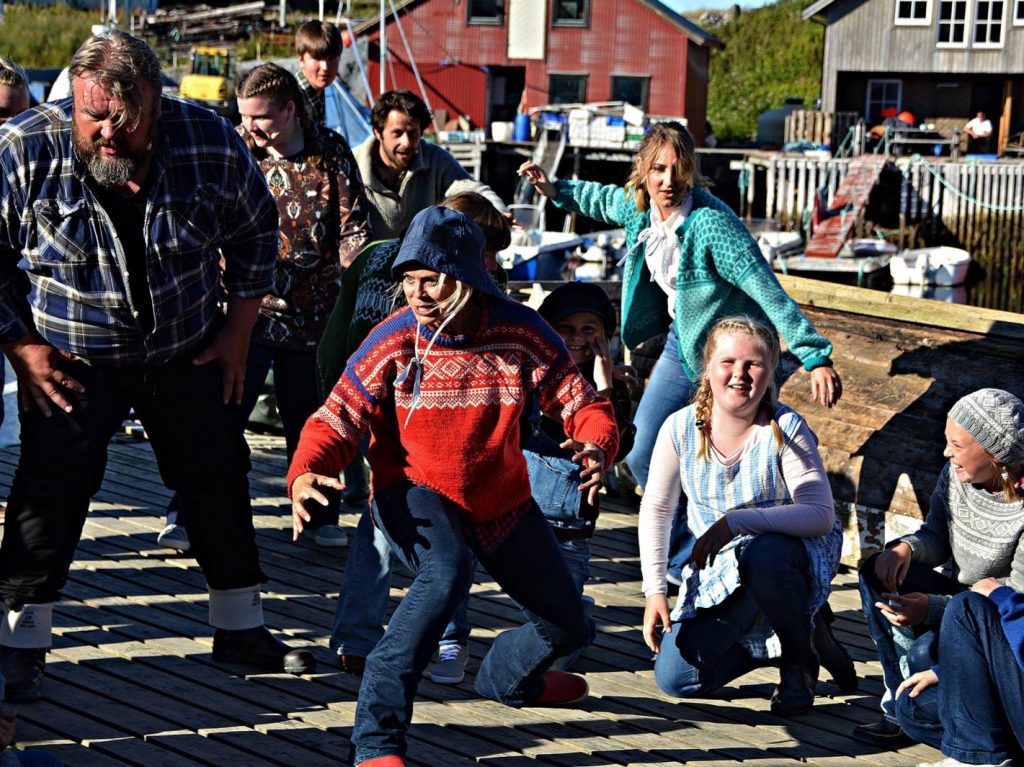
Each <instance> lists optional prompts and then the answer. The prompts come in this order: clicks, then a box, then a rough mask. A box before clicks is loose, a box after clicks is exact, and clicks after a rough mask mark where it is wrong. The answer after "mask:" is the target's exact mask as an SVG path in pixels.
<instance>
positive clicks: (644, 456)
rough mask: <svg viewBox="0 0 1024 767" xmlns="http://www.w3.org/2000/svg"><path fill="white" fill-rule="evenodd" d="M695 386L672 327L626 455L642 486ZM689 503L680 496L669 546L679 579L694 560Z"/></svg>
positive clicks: (671, 571) (672, 569)
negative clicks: (668, 425)
mask: <svg viewBox="0 0 1024 767" xmlns="http://www.w3.org/2000/svg"><path fill="white" fill-rule="evenodd" d="M695 390H696V388H695V386H694V383H693V381H691V380H690V379H689V377H688V376H687V375H686V371H684V370H683V363H682V362H681V361H680V359H679V341H678V340H676V333H675V330H674V329H669V331H668V338H666V339H665V348H664V350H662V352H661V356H660V357H659V358H658V361H657V362H656V363H655V364H654V370H653V371H651V378H650V380H649V381H648V382H647V386H646V388H644V393H643V396H642V397H641V398H640V404H639V405H637V408H636V415H635V416H634V417H633V424H634V425H635V426H636V436H635V437H634V438H633V449H632V450H630V451H629V455H627V456H626V464H627V465H628V466H629V470H630V471H631V472H632V473H633V476H634V477H635V478H636V481H637V483H638V484H639V485H640V487H646V486H647V475H648V473H649V472H650V469H651V455H652V454H653V453H654V443H655V441H657V439H658V432H659V431H660V430H661V427H662V425H663V424H664V423H665V421H667V420H668V417H669V416H670V415H672V414H673V413H674V412H676V411H677V410H679V409H681V408H684V407H686V405H688V404H689V402H690V399H691V398H692V397H693V394H694V392H695ZM685 503H686V501H685V498H683V499H681V500H680V507H679V510H678V511H677V512H676V516H675V520H674V521H673V523H672V536H671V538H670V540H669V547H668V572H669V574H670V575H673V576H675V578H676V579H677V580H678V579H679V576H680V573H681V572H682V569H683V565H685V564H686V563H687V562H688V561H689V560H690V553H691V552H692V551H693V544H694V543H695V542H696V539H695V538H694V537H693V535H692V534H691V533H690V529H689V528H688V527H687V526H686V506H685Z"/></svg>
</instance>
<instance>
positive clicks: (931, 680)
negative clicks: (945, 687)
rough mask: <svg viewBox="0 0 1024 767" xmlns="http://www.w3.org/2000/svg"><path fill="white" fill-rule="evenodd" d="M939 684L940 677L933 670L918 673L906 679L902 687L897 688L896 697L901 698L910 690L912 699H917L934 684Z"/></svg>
mask: <svg viewBox="0 0 1024 767" xmlns="http://www.w3.org/2000/svg"><path fill="white" fill-rule="evenodd" d="M938 683H939V677H938V675H937V674H936V673H935V672H934V671H932V670H931V669H926V670H925V671H918V672H917V673H916V674H911V675H910V676H909V677H907V678H906V679H904V680H903V682H902V683H901V684H900V686H899V687H897V688H896V697H897V698H898V697H900V695H901V694H902V693H903V691H904V690H910V697H911V698H916V697H917V696H918V695H920V694H921V693H922V692H924V691H925V690H926V689H928V688H929V687H931V686H932V685H933V684H938Z"/></svg>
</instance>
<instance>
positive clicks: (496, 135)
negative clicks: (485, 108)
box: [491, 122, 513, 142]
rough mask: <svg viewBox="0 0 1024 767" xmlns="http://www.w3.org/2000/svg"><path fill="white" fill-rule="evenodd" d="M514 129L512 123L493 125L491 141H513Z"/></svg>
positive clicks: (495, 123) (494, 123)
mask: <svg viewBox="0 0 1024 767" xmlns="http://www.w3.org/2000/svg"><path fill="white" fill-rule="evenodd" d="M512 128H513V124H512V123H510V122H493V123H491V140H492V141H498V142H503V141H510V140H511V139H512Z"/></svg>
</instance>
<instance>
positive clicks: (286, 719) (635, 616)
mask: <svg viewBox="0 0 1024 767" xmlns="http://www.w3.org/2000/svg"><path fill="white" fill-rule="evenodd" d="M250 444H251V445H252V447H253V464H254V468H253V472H252V474H251V483H252V495H253V497H254V498H256V499H257V500H256V502H255V504H254V505H255V516H254V519H255V523H256V526H257V537H258V542H259V545H260V548H261V554H262V557H263V564H264V569H265V570H266V572H267V575H268V577H269V579H270V580H269V582H268V584H267V591H266V592H265V594H266V601H265V604H264V609H265V612H266V617H267V623H268V625H270V626H271V628H273V629H274V630H275V631H277V632H280V633H281V634H282V635H284V637H285V638H286V639H287V640H288V641H289V642H292V643H293V644H296V645H307V646H309V647H311V648H312V649H313V651H314V653H315V655H316V656H317V660H318V662H319V663H320V670H319V672H318V673H317V674H314V675H311V676H309V677H305V678H295V677H290V676H286V675H268V674H263V675H258V674H257V675H248V674H246V673H245V671H244V669H237V668H227V667H221V666H218V665H215V664H213V663H212V661H211V659H210V649H211V636H210V635H211V631H210V629H209V627H208V626H207V624H206V594H205V586H204V582H203V579H202V576H201V574H200V572H199V571H198V569H197V568H196V567H195V563H194V561H193V560H192V559H191V558H189V557H187V556H177V555H173V554H171V553H170V552H167V551H165V550H162V549H159V548H157V546H156V544H155V538H156V533H157V532H158V531H159V530H160V528H161V527H162V525H163V519H162V509H163V505H164V504H165V503H166V501H167V499H168V498H169V493H168V492H167V490H166V488H164V487H163V486H162V485H161V484H160V481H159V475H158V473H157V471H156V464H155V461H154V459H153V456H152V453H151V451H150V450H149V445H148V443H146V442H145V441H139V440H135V439H131V438H128V437H119V438H116V439H115V442H114V443H113V444H112V445H111V449H110V462H109V466H108V470H107V476H106V480H105V482H104V485H103V488H102V490H101V492H100V493H99V495H98V496H97V498H96V499H95V501H94V503H93V508H92V511H91V513H90V517H89V520H88V522H87V523H86V528H85V534H84V537H83V539H82V543H81V545H80V547H79V550H78V555H77V558H76V562H75V565H74V567H73V568H72V571H71V574H70V578H69V581H68V585H67V587H66V589H65V590H64V594H65V597H64V600H63V601H62V602H61V603H60V605H59V606H58V607H57V609H56V611H55V640H54V649H53V651H52V652H51V654H50V657H49V661H48V666H47V680H46V687H45V697H44V699H43V701H41V702H39V703H35V704H29V705H24V706H21V707H20V718H19V734H20V738H21V745H22V746H29V747H31V746H36V745H39V746H46V747H47V748H49V749H51V750H53V751H54V752H55V753H57V754H58V755H60V756H61V757H62V758H63V759H64V760H65V762H66V763H67V764H68V765H75V766H76V767H92V766H93V765H95V766H96V767H99V766H100V765H103V766H104V767H107V766H109V767H135V766H138V767H143V766H144V765H145V767H152V765H167V766H168V767H179V766H181V767H185V765H209V766H210V767H214V766H216V767H234V766H235V765H238V766H239V767H242V766H243V765H244V766H245V767H250V766H253V767H271V766H274V767H276V766H278V765H280V766H282V767H283V766H284V765H289V766H292V765H304V766H305V765H310V766H311V767H319V766H320V765H338V764H345V763H347V761H346V760H347V758H348V749H349V745H348V736H349V734H350V732H351V726H352V722H353V717H354V712H355V701H356V695H357V692H358V679H356V678H355V677H352V676H349V675H347V674H342V673H340V672H336V671H335V668H336V666H335V665H334V658H333V656H332V654H331V652H330V651H329V650H328V649H327V637H328V634H329V632H330V626H331V623H332V620H333V614H334V606H335V600H336V597H337V591H338V586H339V583H340V580H341V573H342V570H343V567H344V562H345V551H344V550H340V551H339V550H325V549H319V548H317V547H316V546H314V545H312V544H309V543H307V542H305V541H300V542H299V543H298V544H293V543H292V542H291V541H290V521H289V519H288V517H287V516H286V515H285V511H286V508H285V500H284V498H283V481H282V479H281V477H282V476H283V472H284V458H283V455H284V447H283V441H282V440H280V439H278V438H274V437H266V436H257V435H250ZM15 462H16V448H13V449H7V450H4V451H0V486H3V485H4V484H8V483H9V481H10V475H11V473H12V471H13V467H14V464H15ZM604 505H605V511H604V512H603V514H602V517H601V521H600V523H599V530H598V534H597V536H596V537H595V539H594V543H593V558H592V562H591V566H592V570H593V578H592V581H591V583H590V584H589V585H588V588H587V591H588V593H589V594H590V595H592V596H593V597H594V598H595V601H596V609H595V613H594V617H595V620H596V622H597V626H598V635H597V639H596V640H595V643H594V645H593V646H592V647H591V648H590V649H588V651H587V653H586V655H585V656H584V658H583V659H582V660H581V662H580V666H579V668H580V670H581V671H584V672H586V673H587V676H588V679H589V681H590V684H591V692H592V694H591V697H590V698H588V699H587V700H586V701H584V702H583V703H582V704H581V705H579V706H578V707H575V708H566V709H539V708H525V709H519V710H516V709H509V708H506V707H504V706H501V705H499V704H497V703H494V702H491V701H486V700H481V699H480V698H479V697H478V696H477V695H476V693H475V692H474V691H473V686H472V679H473V674H474V673H475V671H476V668H477V667H478V665H479V662H480V659H481V657H482V656H483V654H484V653H485V652H486V650H487V648H488V647H489V645H490V643H491V641H492V640H493V638H494V636H496V634H497V633H498V632H500V631H501V630H504V629H505V628H508V627H510V626H514V625H517V624H518V623H519V620H520V617H519V614H518V611H517V609H516V607H515V606H514V605H513V604H512V602H511V601H510V600H509V599H508V598H507V597H505V596H504V595H503V594H501V593H500V592H499V591H498V590H497V589H496V587H495V584H494V583H493V582H492V581H491V580H490V578H489V577H488V575H487V574H486V573H485V572H482V571H481V572H478V573H477V576H476V581H475V583H474V587H473V599H472V600H471V603H470V608H471V613H470V617H471V622H472V624H473V626H474V630H473V640H472V644H471V660H470V666H469V674H468V676H467V679H466V680H465V681H464V682H463V683H462V684H460V685H457V686H454V687H448V686H442V685H437V684H433V683H431V682H429V681H427V680H425V681H424V683H423V684H422V685H421V687H420V695H419V698H418V700H417V705H416V709H415V723H414V726H413V728H412V730H411V732H410V763H411V764H414V765H417V766H418V767H439V766H440V765H452V766H453V767H460V766H461V765H469V764H473V763H476V764H481V765H489V766H491V767H527V766H528V765H564V766H565V767H590V766H591V765H593V766H595V767H597V766H603V765H643V766H644V767H650V766H651V765H665V766H667V765H685V764H691V763H699V764H701V765H702V767H719V765H722V766H724V765H733V764H736V763H737V762H742V763H749V764H753V765H757V766H758V767H797V765H799V764H811V765H821V766H822V767H846V766H847V765H850V766H853V765H863V766H864V767H871V766H874V767H890V766H891V767H895V766H896V765H905V764H907V763H916V762H917V761H931V760H934V759H936V758H938V755H937V754H936V752H935V751H933V750H932V749H929V748H926V747H924V746H915V747H912V748H908V749H904V750H903V751H901V752H895V753H888V752H879V751H878V750H876V749H872V748H869V747H865V746H862V745H860V744H858V743H856V742H855V741H853V740H851V739H850V738H849V733H850V730H851V729H852V728H853V726H854V725H856V724H858V723H861V722H867V721H871V720H872V719H873V718H874V717H875V716H877V712H878V709H877V696H878V694H879V693H880V692H881V686H880V682H879V678H880V669H879V667H878V664H877V662H875V661H874V653H873V648H872V646H871V643H870V641H869V640H868V639H867V638H866V637H865V635H864V626H863V621H862V619H861V617H860V612H859V599H858V596H857V591H856V587H855V578H854V577H853V576H852V575H850V574H849V573H846V574H843V575H841V577H840V579H839V580H838V581H837V584H836V587H835V590H834V593H833V597H832V600H831V601H832V605H833V608H834V610H835V612H836V613H837V616H838V620H837V623H836V625H835V630H836V633H837V634H838V636H839V637H840V638H841V639H842V640H843V641H844V642H845V643H846V644H847V646H848V647H849V649H850V651H851V654H852V655H853V656H854V658H855V660H856V661H857V665H858V670H859V671H860V672H861V673H862V674H863V675H864V676H865V677H866V678H865V679H864V680H863V682H862V689H861V691H860V692H858V693H856V694H854V695H850V696H842V695H839V693H838V691H837V690H836V688H835V687H834V685H832V684H831V682H830V681H828V679H827V673H823V679H822V681H821V682H819V686H818V691H819V695H820V696H821V697H819V700H818V702H817V704H816V705H815V708H814V710H813V711H812V712H811V713H810V714H808V715H806V716H804V717H801V718H799V719H793V720H787V719H783V718H780V717H777V716H774V715H773V714H771V712H770V711H769V707H768V696H769V695H770V693H771V689H772V687H773V685H774V683H775V681H776V680H777V672H776V671H775V670H774V669H770V668H769V669H761V670H759V671H757V672H755V673H752V674H749V675H747V676H746V677H744V678H743V679H741V680H739V682H738V683H737V684H736V685H733V686H730V687H729V688H727V689H726V690H723V691H722V693H721V694H720V695H718V696H716V697H715V698H712V699H710V700H696V699H688V700H676V699H671V698H668V697H667V696H665V695H663V694H661V693H660V692H659V691H658V690H657V688H656V686H655V684H654V680H653V673H652V671H651V664H650V653H649V651H648V650H647V648H646V647H645V646H644V645H643V642H642V640H641V638H640V631H639V624H640V622H641V620H642V614H643V602H642V597H641V596H640V593H639V590H640V583H639V579H640V574H639V558H638V554H637V547H636V527H635V525H636V515H635V511H634V510H632V509H631V508H629V507H628V506H624V505H622V504H620V503H616V502H614V501H612V500H610V499H605V501H604ZM355 521H356V519H355V516H354V515H345V516H343V518H342V524H344V525H348V526H354V525H355ZM407 584H408V576H406V575H403V574H396V577H395V578H394V582H393V585H392V597H393V599H397V598H399V597H400V596H401V594H402V593H403V590H404V589H405V588H406V586H407Z"/></svg>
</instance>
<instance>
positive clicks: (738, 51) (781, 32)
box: [708, 0, 824, 141]
mask: <svg viewBox="0 0 1024 767" xmlns="http://www.w3.org/2000/svg"><path fill="white" fill-rule="evenodd" d="M802 11H803V2H802V0H778V2H776V3H775V4H774V5H766V6H764V7H762V8H755V9H753V10H747V11H744V12H743V13H741V14H740V15H739V16H738V17H737V18H735V19H734V20H732V21H730V22H728V23H727V24H725V25H724V26H722V27H719V28H718V29H716V30H714V32H715V36H716V37H718V38H719V39H720V40H722V42H724V43H725V50H721V51H712V52H711V64H710V73H709V76H708V78H709V79H708V120H710V121H711V123H712V125H713V126H714V129H715V135H716V136H717V137H718V138H719V139H736V140H740V141H746V140H751V139H753V138H754V137H755V135H756V133H757V116H758V115H759V114H761V113H762V112H764V111H767V110H769V109H774V108H776V107H780V106H782V104H783V102H784V101H785V100H786V99H787V98H790V97H795V98H802V99H803V100H804V103H805V104H806V105H807V106H808V108H812V107H813V106H814V102H815V100H816V99H817V98H818V96H819V95H820V93H821V62H822V50H823V46H824V31H823V29H822V26H821V25H820V24H815V23H813V22H810V21H804V20H803V17H802V16H801V13H802Z"/></svg>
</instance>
